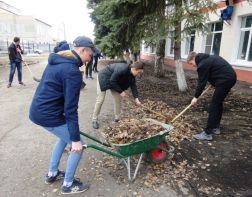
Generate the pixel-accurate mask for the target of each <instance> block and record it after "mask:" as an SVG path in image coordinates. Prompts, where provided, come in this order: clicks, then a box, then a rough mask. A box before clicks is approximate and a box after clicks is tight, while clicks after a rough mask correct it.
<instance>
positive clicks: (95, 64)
mask: <svg viewBox="0 0 252 197" xmlns="http://www.w3.org/2000/svg"><path fill="white" fill-rule="evenodd" d="M97 63H98V56H95V57H94V65H93V71H95V72H98V70H97Z"/></svg>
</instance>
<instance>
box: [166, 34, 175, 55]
mask: <svg viewBox="0 0 252 197" xmlns="http://www.w3.org/2000/svg"><path fill="white" fill-rule="evenodd" d="M174 34H175V32H174V31H170V32H169V33H168V51H169V55H174V44H175V38H174V36H175V35H174Z"/></svg>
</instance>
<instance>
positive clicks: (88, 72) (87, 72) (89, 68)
mask: <svg viewBox="0 0 252 197" xmlns="http://www.w3.org/2000/svg"><path fill="white" fill-rule="evenodd" d="M93 59H94V58H93V56H92V57H91V60H90V61H89V62H88V63H86V69H85V75H86V79H93V77H92V67H93Z"/></svg>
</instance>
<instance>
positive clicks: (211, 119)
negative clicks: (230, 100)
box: [205, 83, 235, 134]
mask: <svg viewBox="0 0 252 197" xmlns="http://www.w3.org/2000/svg"><path fill="white" fill-rule="evenodd" d="M234 84H235V83H230V85H227V86H226V87H215V90H214V94H213V97H212V100H211V103H210V106H209V115H208V120H207V127H206V129H205V132H206V133H207V134H212V132H213V129H214V128H219V127H220V121H221V117H222V112H223V101H224V99H225V98H226V97H227V95H228V93H229V91H230V90H231V88H232V87H233V86H234Z"/></svg>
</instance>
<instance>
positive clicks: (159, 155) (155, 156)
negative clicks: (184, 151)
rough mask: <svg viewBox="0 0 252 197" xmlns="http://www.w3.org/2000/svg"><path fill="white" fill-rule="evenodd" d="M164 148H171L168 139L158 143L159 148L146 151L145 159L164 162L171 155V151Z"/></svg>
mask: <svg viewBox="0 0 252 197" xmlns="http://www.w3.org/2000/svg"><path fill="white" fill-rule="evenodd" d="M160 148H161V149H160ZM163 149H165V150H169V144H168V143H167V142H166V141H161V142H160V143H159V144H158V146H157V148H155V149H153V150H151V151H148V152H146V158H145V159H146V160H147V161H148V162H152V163H162V162H164V161H165V160H166V159H167V158H168V157H169V153H168V152H166V151H164V150H163Z"/></svg>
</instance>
